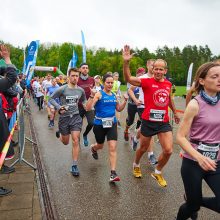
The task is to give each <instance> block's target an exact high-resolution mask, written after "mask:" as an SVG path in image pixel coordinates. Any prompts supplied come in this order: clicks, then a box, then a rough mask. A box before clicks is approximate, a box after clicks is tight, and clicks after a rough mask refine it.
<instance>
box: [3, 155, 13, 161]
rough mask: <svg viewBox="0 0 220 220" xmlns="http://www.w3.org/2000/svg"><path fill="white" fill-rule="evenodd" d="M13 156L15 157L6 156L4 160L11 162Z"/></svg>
mask: <svg viewBox="0 0 220 220" xmlns="http://www.w3.org/2000/svg"><path fill="white" fill-rule="evenodd" d="M14 156H15V154H12V155H9V156H6V157H5V160H11V159H13V158H14Z"/></svg>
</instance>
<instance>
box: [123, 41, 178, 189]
mask: <svg viewBox="0 0 220 220" xmlns="http://www.w3.org/2000/svg"><path fill="white" fill-rule="evenodd" d="M131 58H132V54H130V47H129V46H128V45H126V46H125V47H124V51H123V59H124V66H123V72H124V77H125V80H126V81H127V82H129V83H131V84H132V85H134V86H141V87H142V89H143V93H144V102H145V103H147V106H146V107H145V109H144V112H143V114H142V124H141V135H140V148H138V150H137V151H136V156H135V160H134V164H133V174H134V176H135V177H141V176H142V174H141V169H140V159H141V157H142V155H143V154H144V153H145V152H146V151H147V150H148V148H149V146H150V143H151V140H152V136H154V135H156V134H157V136H158V138H159V140H160V144H161V147H162V153H161V154H160V156H159V159H158V164H157V166H156V167H155V172H153V173H152V174H151V176H152V177H153V178H154V179H155V180H157V183H158V184H159V186H161V187H166V186H167V182H166V180H165V179H164V178H163V176H162V169H163V167H164V166H165V165H166V163H167V162H168V160H169V158H170V156H171V154H172V150H173V137H172V128H171V126H170V124H169V116H168V106H169V107H170V108H171V110H172V111H173V113H174V119H175V122H176V123H179V120H180V119H179V117H178V115H177V114H176V111H175V107H174V103H173V101H172V97H171V95H170V94H171V86H172V85H171V83H170V82H169V81H168V80H166V79H165V78H164V75H165V74H166V72H167V64H166V61H164V60H162V59H158V60H156V61H155V62H154V64H153V74H154V76H153V77H152V78H143V79H140V78H137V77H134V76H131V74H130V69H129V62H130V60H131Z"/></svg>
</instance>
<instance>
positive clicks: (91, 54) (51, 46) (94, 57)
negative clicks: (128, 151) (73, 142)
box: [0, 41, 220, 86]
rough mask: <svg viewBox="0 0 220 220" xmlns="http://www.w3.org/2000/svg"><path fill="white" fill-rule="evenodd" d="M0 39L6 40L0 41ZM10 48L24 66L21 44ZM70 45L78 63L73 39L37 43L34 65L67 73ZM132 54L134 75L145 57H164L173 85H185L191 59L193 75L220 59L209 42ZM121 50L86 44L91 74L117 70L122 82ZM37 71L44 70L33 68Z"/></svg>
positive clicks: (15, 60)
mask: <svg viewBox="0 0 220 220" xmlns="http://www.w3.org/2000/svg"><path fill="white" fill-rule="evenodd" d="M0 43H6V44H8V43H7V42H3V41H0ZM8 45H9V46H10V49H11V60H12V62H13V63H14V64H15V65H16V67H17V68H18V69H20V70H21V69H22V66H23V59H24V58H23V48H20V47H15V46H13V45H11V44H8ZM73 49H74V50H75V51H76V53H77V56H78V61H77V64H76V65H77V66H79V65H80V63H82V46H81V45H75V44H72V43H67V42H65V43H62V44H58V43H42V44H40V47H39V50H38V56H37V63H36V65H37V66H57V67H59V68H60V70H61V71H62V72H63V73H64V74H66V71H67V67H68V64H69V61H70V59H71V58H72V54H73ZM132 52H135V53H136V54H135V56H134V57H133V59H132V60H131V63H130V67H131V72H132V74H133V75H134V74H135V72H136V69H137V68H138V67H145V63H146V60H148V59H158V58H161V59H165V60H166V61H167V63H168V75H169V78H172V81H173V83H174V84H175V85H179V86H183V85H186V80H187V74H188V68H189V65H190V63H194V66H193V76H194V74H195V72H196V70H197V68H198V67H199V66H200V65H201V64H203V63H205V62H208V61H212V60H215V59H219V58H220V55H219V56H213V54H212V52H211V50H210V49H209V47H208V45H205V46H204V47H203V46H196V45H187V46H185V47H184V48H183V49H182V50H181V49H179V48H178V47H173V48H169V47H167V46H164V47H158V48H157V50H156V51H155V52H150V51H149V50H148V49H147V48H143V49H138V48H133V49H132ZM121 54H122V52H121V50H119V49H115V50H107V49H105V48H98V47H91V48H87V51H86V60H87V63H88V65H89V69H90V75H91V76H94V75H104V74H105V73H106V72H109V71H110V72H118V73H119V74H120V81H121V82H122V83H124V79H123V75H122V66H123V62H122V56H121ZM35 74H37V75H40V76H42V75H45V74H46V73H41V72H36V73H35Z"/></svg>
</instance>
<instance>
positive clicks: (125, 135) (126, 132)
mask: <svg viewBox="0 0 220 220" xmlns="http://www.w3.org/2000/svg"><path fill="white" fill-rule="evenodd" d="M124 139H125V141H128V140H129V133H128V131H124Z"/></svg>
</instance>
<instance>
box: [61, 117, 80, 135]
mask: <svg viewBox="0 0 220 220" xmlns="http://www.w3.org/2000/svg"><path fill="white" fill-rule="evenodd" d="M58 127H59V131H60V133H61V134H62V135H68V134H71V131H81V129H82V118H81V117H80V115H79V114H76V115H73V116H72V117H70V116H67V117H60V118H59V122H58Z"/></svg>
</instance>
